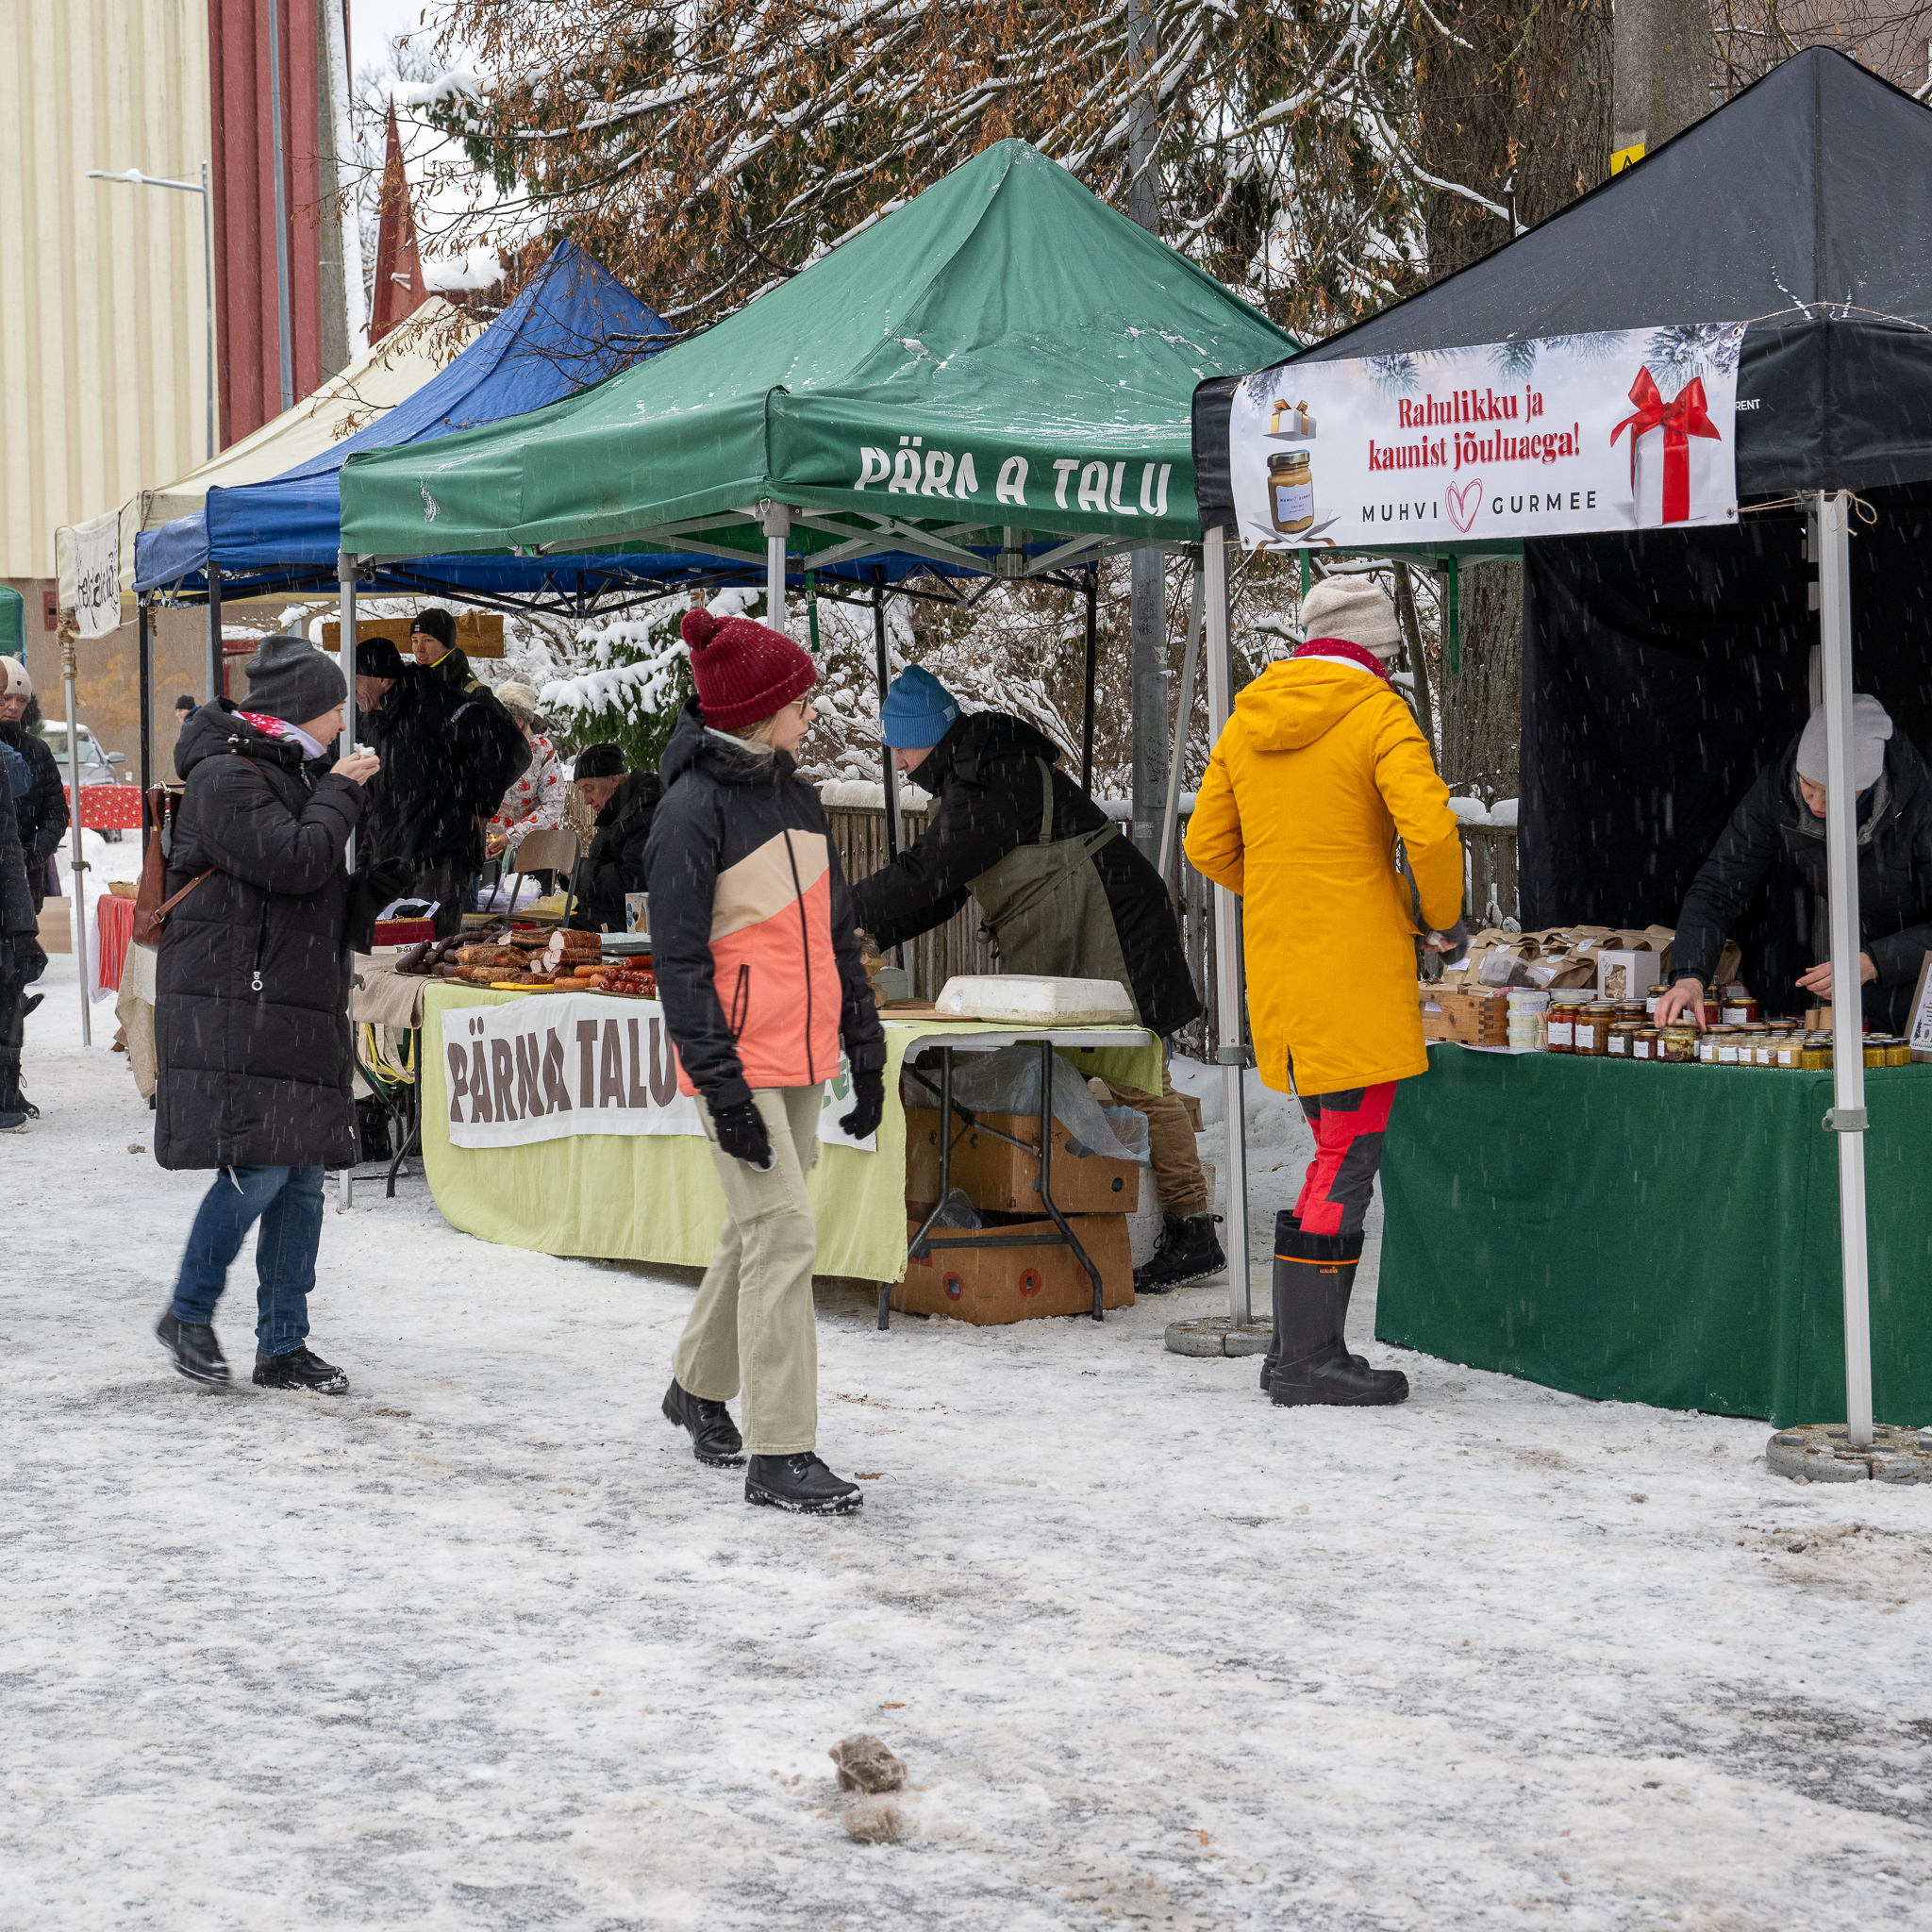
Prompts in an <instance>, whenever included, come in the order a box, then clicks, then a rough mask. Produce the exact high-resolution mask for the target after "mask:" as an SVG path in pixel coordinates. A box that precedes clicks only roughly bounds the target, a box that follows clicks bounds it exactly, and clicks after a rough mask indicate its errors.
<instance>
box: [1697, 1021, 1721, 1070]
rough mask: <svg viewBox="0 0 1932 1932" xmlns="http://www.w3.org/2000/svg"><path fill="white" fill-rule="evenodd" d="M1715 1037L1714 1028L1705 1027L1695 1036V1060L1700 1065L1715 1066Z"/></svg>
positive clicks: (1716, 1032) (1716, 1034)
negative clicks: (1696, 1059)
mask: <svg viewBox="0 0 1932 1932" xmlns="http://www.w3.org/2000/svg"><path fill="white" fill-rule="evenodd" d="M1717 1036H1718V1029H1717V1028H1716V1027H1715V1026H1707V1027H1706V1028H1705V1029H1704V1031H1703V1032H1702V1033H1700V1034H1699V1035H1698V1036H1697V1058H1698V1062H1699V1064H1700V1065H1703V1066H1707V1067H1714V1066H1716V1065H1717Z"/></svg>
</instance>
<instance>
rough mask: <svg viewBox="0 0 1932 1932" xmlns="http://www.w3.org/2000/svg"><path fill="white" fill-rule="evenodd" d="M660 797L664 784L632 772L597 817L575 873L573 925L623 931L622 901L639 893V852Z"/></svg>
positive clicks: (641, 879) (641, 864) (646, 774)
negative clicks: (594, 833) (589, 840)
mask: <svg viewBox="0 0 1932 1932" xmlns="http://www.w3.org/2000/svg"><path fill="white" fill-rule="evenodd" d="M663 796H664V781H663V779H661V778H660V777H658V774H657V773H656V772H632V773H630V774H628V775H626V777H625V781H624V783H623V784H622V785H620V786H619V787H618V788H617V790H616V791H613V792H612V793H611V794H610V797H609V800H608V802H607V804H606V805H605V807H604V809H603V810H602V811H600V812H599V813H598V814H597V836H596V837H595V838H594V839H592V840H591V849H590V851H589V852H587V853H586V854H585V855H584V859H583V863H582V864H581V865H580V866H578V868H577V882H576V892H577V907H578V915H579V916H578V917H577V919H576V924H579V925H587V926H589V927H590V928H591V931H592V932H597V931H604V932H622V931H624V929H625V911H624V895H625V893H626V892H641V891H643V890H644V846H645V843H646V841H648V840H649V839H650V836H651V820H652V817H653V815H654V814H655V813H656V811H657V809H658V800H659V799H660V798H662V797H663Z"/></svg>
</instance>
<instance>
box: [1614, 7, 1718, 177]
mask: <svg viewBox="0 0 1932 1932" xmlns="http://www.w3.org/2000/svg"><path fill="white" fill-rule="evenodd" d="M1710 50H1711V39H1710V0H1616V14H1615V39H1614V55H1613V65H1612V89H1611V92H1612V96H1613V98H1612V102H1611V108H1610V121H1611V125H1612V127H1613V128H1614V130H1615V132H1614V133H1613V134H1612V135H1611V138H1610V146H1611V149H1612V151H1613V152H1616V153H1620V154H1621V153H1622V152H1623V151H1624V149H1626V148H1630V147H1635V146H1641V147H1642V148H1643V149H1644V150H1645V151H1646V152H1654V151H1655V150H1656V149H1657V148H1660V147H1661V146H1662V145H1663V144H1664V142H1667V141H1669V140H1670V139H1671V137H1672V136H1673V135H1675V134H1681V133H1683V131H1684V130H1685V128H1687V127H1689V126H1690V125H1691V123H1692V122H1693V121H1701V120H1703V119H1704V117H1705V116H1706V115H1707V113H1709V112H1710Z"/></svg>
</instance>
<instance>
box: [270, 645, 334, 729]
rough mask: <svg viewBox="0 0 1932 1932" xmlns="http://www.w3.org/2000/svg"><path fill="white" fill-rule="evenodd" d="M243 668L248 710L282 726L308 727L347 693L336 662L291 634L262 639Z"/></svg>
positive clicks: (330, 709) (331, 708)
mask: <svg viewBox="0 0 1932 1932" xmlns="http://www.w3.org/2000/svg"><path fill="white" fill-rule="evenodd" d="M246 668H247V671H248V708H249V709H250V710H251V711H261V712H264V713H266V715H267V716H269V717H271V718H279V719H280V720H281V721H282V723H283V724H308V722H309V720H310V719H311V718H320V717H323V716H324V715H325V713H327V712H329V711H332V710H334V709H335V708H336V707H337V706H338V705H339V704H341V702H342V700H343V699H344V698H345V697H347V696H348V694H349V686H348V681H347V679H345V678H344V677H343V675H342V672H341V666H340V665H339V664H338V663H337V662H336V661H335V659H334V658H325V657H324V656H323V654H322V653H321V652H320V651H318V650H317V649H316V648H315V646H314V645H313V644H311V643H310V642H309V641H308V639H307V638H305V637H301V636H299V635H297V634H295V633H293V632H284V633H283V634H282V635H281V636H279V637H273V638H263V639H262V641H261V650H260V652H259V654H258V656H256V657H253V658H249V660H248V664H247V667H246Z"/></svg>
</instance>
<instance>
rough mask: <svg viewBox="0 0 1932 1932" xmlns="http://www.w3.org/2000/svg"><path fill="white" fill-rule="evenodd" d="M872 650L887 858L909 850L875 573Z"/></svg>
mask: <svg viewBox="0 0 1932 1932" xmlns="http://www.w3.org/2000/svg"><path fill="white" fill-rule="evenodd" d="M872 651H873V658H874V664H875V666H876V668H877V672H878V680H879V773H880V775H881V778H882V780H883V782H884V785H885V788H886V857H887V858H888V860H891V859H895V858H898V856H899V855H900V853H901V852H903V851H904V850H905V849H906V826H905V823H904V821H903V820H902V819H901V818H900V816H899V774H898V773H897V772H896V771H895V770H894V769H893V767H892V747H891V745H890V744H888V743H887V742H886V726H885V709H886V690H887V687H888V686H889V685H890V684H891V681H892V667H891V658H890V656H889V654H888V652H887V650H886V574H885V572H884V571H882V570H874V572H873V574H872ZM892 964H893V965H894V966H900V967H903V966H904V965H905V964H906V948H905V946H904V945H903V944H900V945H896V946H894V947H893V948H892Z"/></svg>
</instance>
